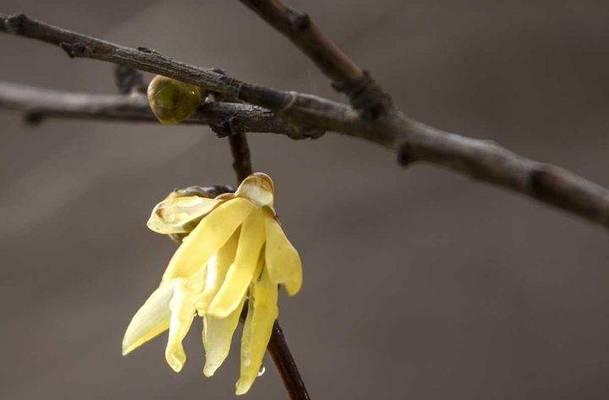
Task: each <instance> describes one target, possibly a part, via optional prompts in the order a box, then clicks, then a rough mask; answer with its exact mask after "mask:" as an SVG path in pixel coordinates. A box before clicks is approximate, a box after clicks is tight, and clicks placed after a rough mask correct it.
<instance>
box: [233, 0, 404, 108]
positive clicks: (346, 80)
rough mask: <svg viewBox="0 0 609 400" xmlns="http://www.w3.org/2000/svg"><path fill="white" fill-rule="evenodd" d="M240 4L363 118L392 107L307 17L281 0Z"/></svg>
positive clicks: (368, 77)
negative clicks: (281, 38)
mask: <svg viewBox="0 0 609 400" xmlns="http://www.w3.org/2000/svg"><path fill="white" fill-rule="evenodd" d="M240 1H241V3H243V4H245V5H246V6H247V7H249V8H250V9H252V10H253V11H254V12H255V13H256V14H258V15H259V16H260V17H261V18H262V19H264V20H265V21H266V22H267V23H268V24H270V25H271V26H272V27H273V28H275V29H277V30H278V31H279V32H281V33H282V34H283V35H285V36H286V37H287V38H288V39H290V41H291V42H292V43H294V45H296V47H298V48H299V49H300V50H301V51H302V52H303V53H305V54H306V55H307V56H308V57H309V58H310V59H311V61H313V62H314V63H315V65H317V67H318V68H319V69H320V70H321V71H322V72H323V73H324V74H325V75H326V76H327V77H328V78H330V80H331V81H332V86H333V87H334V88H335V89H336V90H338V91H339V92H343V93H345V94H346V95H347V96H348V97H349V100H350V101H351V105H353V107H354V108H355V109H357V110H358V111H359V112H360V114H361V115H362V116H363V117H364V118H370V119H376V118H378V117H379V116H382V115H385V114H387V113H388V112H389V110H390V109H391V108H392V103H391V98H390V97H389V95H387V94H386V93H385V92H384V91H383V90H382V89H381V87H380V86H379V85H378V84H377V83H376V82H375V81H374V80H373V79H372V78H371V77H370V75H369V74H368V73H367V72H366V71H365V70H363V69H362V68H360V67H358V66H357V65H356V64H355V63H354V62H353V61H352V60H351V59H350V58H349V57H348V56H347V55H346V54H345V53H344V52H343V51H342V50H341V49H340V48H339V47H338V46H337V45H336V44H335V43H334V42H333V41H332V40H331V39H330V38H329V37H327V36H326V35H324V34H323V33H322V32H321V30H320V29H319V28H318V27H317V25H316V24H315V22H314V21H313V20H311V18H310V17H309V15H307V14H305V13H303V12H301V11H297V10H294V9H292V8H289V7H288V6H286V5H285V4H283V3H282V2H281V0H240Z"/></svg>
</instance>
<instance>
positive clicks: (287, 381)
mask: <svg viewBox="0 0 609 400" xmlns="http://www.w3.org/2000/svg"><path fill="white" fill-rule="evenodd" d="M212 129H214V131H215V132H216V133H218V134H219V135H226V136H228V140H229V143H230V149H231V153H232V155H233V169H234V170H235V173H236V174H237V181H238V182H241V181H243V180H244V179H245V178H247V177H248V176H249V175H251V174H252V173H253V169H252V160H251V154H250V148H249V145H248V143H247V137H246V135H245V133H243V132H235V131H234V130H233V128H232V124H231V122H230V120H228V122H227V123H225V124H223V125H221V126H217V127H215V128H212ZM246 309H247V308H244V309H243V310H244V313H242V314H243V315H242V320H244V319H245V310H246ZM267 350H268V352H269V354H270V355H271V358H272V359H273V362H274V363H275V366H276V367H277V370H278V371H279V375H280V376H281V380H282V381H283V385H284V386H285V388H286V390H287V392H288V394H289V396H290V399H291V400H310V398H309V393H308V392H307V389H306V387H305V385H304V382H303V380H302V377H301V376H300V372H299V371H298V366H297V365H296V361H294V357H292V353H291V351H290V348H289V347H288V342H287V341H286V339H285V336H284V335H283V331H282V330H281V327H280V326H279V321H278V320H277V321H275V324H274V325H273V332H272V334H271V338H270V339H269V344H268V347H267Z"/></svg>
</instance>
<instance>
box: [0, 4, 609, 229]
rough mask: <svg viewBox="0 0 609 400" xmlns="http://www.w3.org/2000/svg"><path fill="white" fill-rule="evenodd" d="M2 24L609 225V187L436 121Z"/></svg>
mask: <svg viewBox="0 0 609 400" xmlns="http://www.w3.org/2000/svg"><path fill="white" fill-rule="evenodd" d="M0 31H4V32H7V33H12V34H16V35H20V36H25V37H30V38H34V39H39V40H42V41H44V42H47V43H51V44H55V45H57V46H60V47H61V48H62V49H64V50H65V51H66V52H67V53H68V55H70V56H71V57H88V58H93V59H98V60H103V61H109V62H112V63H116V64H123V65H127V66H131V67H133V68H136V69H140V70H143V71H148V72H152V73H157V74H162V75H166V76H169V77H172V78H175V79H178V80H181V81H184V82H187V83H191V84H196V85H202V86H206V87H208V88H209V89H210V90H212V91H214V92H218V93H220V94H223V95H225V96H228V97H229V98H237V99H239V100H241V101H244V102H246V103H250V104H254V105H258V106H261V107H264V108H268V109H270V110H272V111H275V112H276V113H277V114H279V115H281V116H282V117H283V118H284V119H286V120H288V121H290V122H296V123H297V124H298V125H300V126H302V127H312V128H314V129H317V130H325V131H335V132H340V133H343V134H346V135H349V136H353V137H359V138H362V139H364V140H367V141H370V142H372V143H376V144H378V145H381V146H383V147H386V148H388V149H391V150H393V151H394V152H395V153H396V154H397V156H398V159H399V160H400V162H401V164H402V165H409V164H411V163H413V162H418V161H421V162H429V163H433V164H436V165H440V166H443V167H446V168H449V169H451V170H453V171H456V172H459V173H461V174H464V175H467V176H470V177H472V178H474V179H477V180H480V181H482V182H485V183H488V184H493V185H498V186H501V187H504V188H506V189H510V190H513V191H516V192H519V193H521V194H524V195H527V196H529V197H531V198H534V199H537V200H539V201H541V202H544V203H546V204H550V205H553V206H556V207H559V208H562V209H564V210H566V211H568V212H570V213H573V214H575V215H579V216H581V217H583V218H586V219H588V220H589V221H591V222H594V223H597V224H600V225H602V226H604V227H605V228H607V227H609V191H608V190H607V189H605V188H603V187H601V186H599V185H597V184H595V183H593V182H590V181H588V180H586V179H584V178H582V177H580V176H577V175H575V174H573V173H571V172H569V171H566V170H564V169H561V168H558V167H555V166H552V165H549V164H544V163H540V162H537V161H533V160H530V159H527V158H525V157H522V156H519V155H517V154H514V153H512V152H510V151H508V150H506V149H504V148H502V147H500V146H498V145H496V144H494V143H490V142H487V141H484V140H476V139H471V138H467V137H464V136H460V135H456V134H452V133H449V132H444V131H441V130H439V129H435V128H432V127H430V126H427V125H425V124H423V123H421V122H418V121H416V120H414V119H412V118H409V117H407V116H404V115H403V114H402V113H401V112H399V111H397V110H396V109H395V108H391V109H390V110H388V112H387V113H386V114H383V115H380V116H378V118H377V119H372V118H362V117H361V116H360V113H359V112H358V111H357V110H355V109H353V108H352V107H349V106H347V105H345V104H341V103H337V102H334V101H330V100H327V99H324V98H321V97H317V96H312V95H308V94H302V93H296V92H285V91H280V90H275V89H269V88H264V87H260V86H256V85H252V84H249V83H245V82H242V81H239V80H236V79H234V78H231V77H229V76H226V75H223V74H220V73H218V72H214V71H213V70H210V69H203V68H198V67H194V66H192V65H188V64H184V63H181V62H178V61H174V60H172V59H170V58H168V57H165V56H163V55H161V54H159V53H157V52H155V51H152V50H149V49H146V48H138V49H133V48H128V47H124V46H119V45H115V44H112V43H109V42H106V41H103V40H99V39H95V38H92V37H88V36H85V35H81V34H78V33H74V32H70V31H68V30H65V29H62V28H58V27H54V26H51V25H47V24H45V23H42V22H39V21H36V20H33V19H31V18H28V17H26V16H25V15H23V14H19V15H14V16H10V17H9V16H0Z"/></svg>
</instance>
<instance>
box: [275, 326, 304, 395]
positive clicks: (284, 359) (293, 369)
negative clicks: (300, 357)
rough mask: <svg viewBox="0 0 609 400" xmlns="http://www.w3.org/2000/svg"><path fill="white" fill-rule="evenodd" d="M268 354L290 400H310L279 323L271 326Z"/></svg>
mask: <svg viewBox="0 0 609 400" xmlns="http://www.w3.org/2000/svg"><path fill="white" fill-rule="evenodd" d="M268 351H269V354H270V355H271V358H272V359H273V362H274V363H275V365H276V366H277V370H278V371H279V375H281V379H282V380H283V384H284V385H285V387H286V389H287V391H288V393H289V395H290V399H291V400H311V397H309V393H308V392H307V388H306V387H305V384H304V382H303V380H302V377H301V376H300V372H299V371H298V367H297V366H296V362H295V361H294V357H292V353H291V352H290V348H289V347H288V342H287V340H286V339H285V336H284V335H283V330H282V329H281V327H280V326H279V321H275V325H273V333H272V334H271V339H270V340H269V346H268Z"/></svg>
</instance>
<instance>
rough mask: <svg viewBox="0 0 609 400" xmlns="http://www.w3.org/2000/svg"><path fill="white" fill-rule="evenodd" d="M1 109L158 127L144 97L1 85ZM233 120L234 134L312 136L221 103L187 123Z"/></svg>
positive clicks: (257, 110)
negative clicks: (256, 133)
mask: <svg viewBox="0 0 609 400" xmlns="http://www.w3.org/2000/svg"><path fill="white" fill-rule="evenodd" d="M0 108H7V109H13V110H18V111H22V112H25V116H26V120H27V121H29V122H36V123H38V122H41V121H43V120H44V119H46V118H69V119H87V120H104V121H124V122H152V123H158V121H157V120H156V118H155V117H154V115H153V114H152V111H150V108H149V107H148V101H147V99H146V96H143V95H138V94H131V95H101V94H85V93H74V92H65V91H58V90H49V89H41V88H35V87H31V86H25V85H17V84H12V83H6V82H1V81H0ZM229 120H230V121H231V124H232V125H231V126H232V129H233V131H234V132H270V133H279V134H282V135H287V136H290V137H292V138H294V139H299V138H305V137H306V134H307V133H309V132H310V130H308V129H301V128H300V127H299V126H298V125H296V124H293V123H290V122H288V121H286V120H285V119H284V118H281V117H279V116H277V115H275V114H274V113H273V112H271V111H269V110H265V109H264V108H261V107H257V106H251V105H249V104H238V103H225V102H218V101H212V102H207V103H205V104H204V105H203V106H202V107H201V109H200V110H199V111H197V112H196V113H195V114H194V115H193V116H192V117H190V118H189V119H188V120H186V121H184V122H183V123H185V124H196V125H210V126H211V127H215V126H218V125H221V124H224V123H225V121H229Z"/></svg>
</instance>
